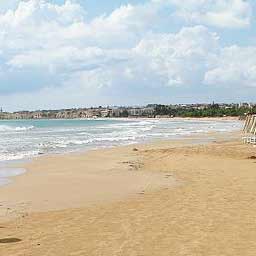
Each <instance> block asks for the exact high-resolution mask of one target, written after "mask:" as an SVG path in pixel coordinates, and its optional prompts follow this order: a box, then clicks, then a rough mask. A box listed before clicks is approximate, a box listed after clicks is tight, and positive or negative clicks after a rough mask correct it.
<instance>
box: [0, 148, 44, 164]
mask: <svg viewBox="0 0 256 256" xmlns="http://www.w3.org/2000/svg"><path fill="white" fill-rule="evenodd" d="M39 154H40V152H39V151H38V150H35V151H27V152H16V153H4V154H3V153H1V154H0V161H12V160H22V159H24V158H31V157H34V156H38V155H39Z"/></svg>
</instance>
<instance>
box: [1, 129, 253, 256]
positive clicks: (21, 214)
mask: <svg viewBox="0 0 256 256" xmlns="http://www.w3.org/2000/svg"><path fill="white" fill-rule="evenodd" d="M202 136H203V135H202ZM211 136H214V135H211ZM226 137H227V135H224V136H216V138H215V139H214V141H213V142H211V143H209V144H202V145H200V144H198V142H200V141H201V140H204V139H205V135H204V138H203V137H202V139H200V137H198V138H194V139H191V140H190V139H187V140H183V141H165V142H157V143H152V144H147V145H136V146H132V147H131V146H129V147H120V148H114V149H105V150H98V151H92V152H90V153H87V154H80V155H64V156H51V157H41V158H38V159H36V160H34V161H33V162H32V163H29V164H27V165H26V168H27V169H28V172H27V173H26V174H25V175H23V176H19V177H16V178H15V182H13V183H12V184H10V185H8V186H6V187H3V188H0V201H1V213H2V214H1V222H0V255H8V256H9V255H11V256H16V255H26V256H30V255H31V256H32V255H33V256H34V255H36V256H41V255H42V256H43V255H52V256H56V255H61V256H66V255H90V256H94V255H97V256H98V255H107V256H108V255H109V256H110V255H111V256H113V255H120V256H121V255H122V256H123V255H124V256H126V255H127V256H128V255H129V256H131V255H135V256H137V255H138V256H139V255H140V256H141V255H145V256H152V255H160V256H161V255H164V256H165V255H166V256H167V255H168V256H169V255H175V256H176V255H207V256H208V255H216V256H217V255H218V256H219V255H232V256H233V255H255V254H256V221H255V212H256V186H255V184H256V159H255V156H256V149H255V148H254V147H252V146H249V145H244V144H242V143H241V139H240V135H239V134H236V135H235V134H233V135H232V136H231V137H232V138H233V139H232V140H229V139H228V140H225V141H224V138H226ZM134 147H136V148H137V150H134ZM7 208H9V209H7ZM4 212H5V216H4ZM8 215H10V216H8ZM8 218H10V219H9V220H8V221H7V219H8Z"/></svg>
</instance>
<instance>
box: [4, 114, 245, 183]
mask: <svg viewBox="0 0 256 256" xmlns="http://www.w3.org/2000/svg"><path fill="white" fill-rule="evenodd" d="M241 127H242V123H241V122H238V121H235V120H214V121H213V120H210V121H209V120H203V119H202V120H198V119H195V120H193V119H190V120H187V119H86V120H85V119H83V120H80V119H75V120H2V121H0V185H3V184H6V183H8V182H9V180H8V177H10V176H15V175H19V174H21V173H23V172H24V170H23V169H11V168H9V167H7V166H8V163H11V162H15V161H26V160H29V159H31V158H33V157H36V156H40V155H45V154H64V153H71V152H79V151H87V150H91V149H98V148H107V147H114V146H119V145H129V144H136V143H144V142H150V141H152V140H161V139H179V138H184V137H186V136H188V135H193V134H199V133H207V132H227V131H236V130H239V129H241Z"/></svg>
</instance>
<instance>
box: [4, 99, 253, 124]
mask: <svg viewBox="0 0 256 256" xmlns="http://www.w3.org/2000/svg"><path fill="white" fill-rule="evenodd" d="M247 113H256V103H239V104H237V103H232V104H226V103H221V104H216V103H214V102H213V103H212V104H175V105H161V104H149V105H147V106H137V107H134V106H133V107H118V106H113V107H102V106H99V107H91V108H74V109H60V110H37V111H18V112H5V111H3V109H1V110H0V119H2V120H4V119H78V118H121V117H123V118H124V117H131V118H132V117H133V118H136V117H147V118H161V117H166V118H173V117H225V116H244V115H245V114H247Z"/></svg>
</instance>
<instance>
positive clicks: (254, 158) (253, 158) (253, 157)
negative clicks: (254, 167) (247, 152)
mask: <svg viewBox="0 0 256 256" xmlns="http://www.w3.org/2000/svg"><path fill="white" fill-rule="evenodd" d="M248 159H252V160H256V156H249V157H248Z"/></svg>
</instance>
